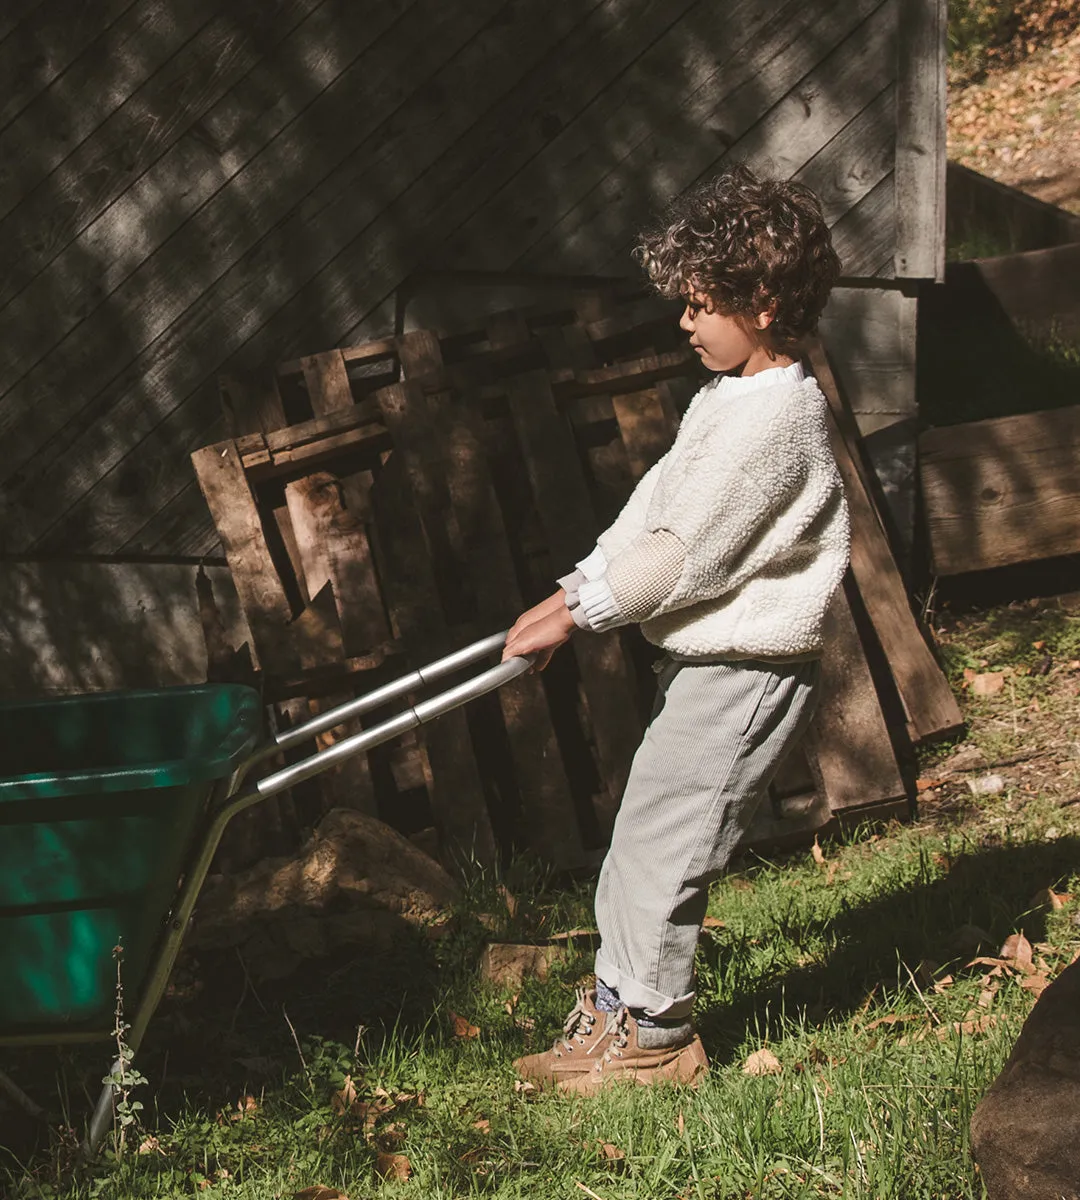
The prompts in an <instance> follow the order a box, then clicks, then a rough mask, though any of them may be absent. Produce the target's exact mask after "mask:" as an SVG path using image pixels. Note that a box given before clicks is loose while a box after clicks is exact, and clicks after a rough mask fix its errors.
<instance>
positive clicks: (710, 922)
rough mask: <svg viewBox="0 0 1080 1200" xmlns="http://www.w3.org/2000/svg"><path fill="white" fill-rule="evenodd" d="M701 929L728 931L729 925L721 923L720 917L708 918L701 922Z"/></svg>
mask: <svg viewBox="0 0 1080 1200" xmlns="http://www.w3.org/2000/svg"><path fill="white" fill-rule="evenodd" d="M701 928H702V929H726V928H727V925H726V923H725V922H723V921H721V920H720V918H719V917H706V918H705V920H704V921H702V922H701Z"/></svg>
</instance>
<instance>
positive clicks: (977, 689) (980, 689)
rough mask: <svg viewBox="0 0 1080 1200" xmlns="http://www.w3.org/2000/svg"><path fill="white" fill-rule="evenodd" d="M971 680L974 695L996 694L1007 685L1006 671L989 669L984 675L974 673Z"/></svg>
mask: <svg viewBox="0 0 1080 1200" xmlns="http://www.w3.org/2000/svg"><path fill="white" fill-rule="evenodd" d="M969 682H970V683H971V694H972V695H973V696H996V695H997V694H998V692H1000V691H1001V689H1002V688H1003V687H1004V686H1005V673H1004V671H987V672H985V673H984V674H982V675H972V677H971V679H970V681H969Z"/></svg>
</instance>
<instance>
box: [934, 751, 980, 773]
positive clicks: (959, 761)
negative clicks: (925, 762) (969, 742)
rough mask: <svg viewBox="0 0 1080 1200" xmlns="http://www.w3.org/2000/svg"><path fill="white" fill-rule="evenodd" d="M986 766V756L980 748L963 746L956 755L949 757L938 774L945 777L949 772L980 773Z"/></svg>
mask: <svg viewBox="0 0 1080 1200" xmlns="http://www.w3.org/2000/svg"><path fill="white" fill-rule="evenodd" d="M985 766H986V755H985V754H983V752H982V751H981V750H980V749H979V747H978V746H961V747H960V749H959V750H957V751H956V753H955V754H950V755H949V757H948V758H947V759H946V760H945V761H944V762H943V763H942V764H941V766H940V767H939V768H938V772H937V773H938V774H939V775H944V774H946V773H947V772H949V771H978V770H981V769H982V768H983V767H985Z"/></svg>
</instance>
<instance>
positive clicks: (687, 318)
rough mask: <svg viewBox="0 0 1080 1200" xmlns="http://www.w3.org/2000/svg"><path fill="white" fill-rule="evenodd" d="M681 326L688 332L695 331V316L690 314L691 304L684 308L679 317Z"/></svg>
mask: <svg viewBox="0 0 1080 1200" xmlns="http://www.w3.org/2000/svg"><path fill="white" fill-rule="evenodd" d="M679 328H680V329H682V330H683V331H685V332H686V333H693V332H694V318H693V317H692V316H691V315H690V306H689V305H687V306H686V308H684V309H683V314H682V316H681V317H680V318H679Z"/></svg>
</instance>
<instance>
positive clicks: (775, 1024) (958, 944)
mask: <svg viewBox="0 0 1080 1200" xmlns="http://www.w3.org/2000/svg"><path fill="white" fill-rule="evenodd" d="M1078 864H1080V839H1078V838H1075V837H1068V838H1061V839H1059V840H1057V841H1054V842H1048V843H1038V844H1030V845H1002V846H998V847H994V848H991V849H981V850H979V851H977V852H975V853H967V854H964V853H961V854H960V855H959V856H958V857H956V858H954V859H953V860H952V861H951V862H950V863H949V869H948V872H947V874H946V875H945V876H944V877H943V878H938V879H931V878H930V877H929V876H930V872H931V871H934V870H937V869H939V868H937V867H935V866H934V864H933V863H931V862H930V861H929V860H927V861H924V862H923V864H922V875H923V878H924V882H915V883H913V884H911V885H909V886H906V887H903V888H900V889H898V890H896V891H893V892H890V893H888V894H887V895H885V896H881V897H879V898H878V899H876V900H873V901H871V902H870V903H868V904H860V905H857V906H854V905H848V903H847V902H846V901H843V902H842V903H841V912H840V915H839V916H836V917H833V918H831V919H824V920H823V919H819V918H810V919H804V918H799V917H798V916H797V909H798V905H797V904H795V903H793V904H792V907H791V913H792V916H791V919H790V921H788V922H785V921H784V920H781V921H780V922H779V924H778V927H777V930H776V932H777V934H778V935H779V936H781V937H783V938H785V939H791V940H794V941H796V942H803V943H805V942H806V941H807V940H808V939H810V938H812V937H814V936H815V935H818V934H825V935H827V936H829V937H830V938H831V939H832V940H833V941H834V942H835V949H834V950H833V951H832V952H831V953H830V954H829V955H828V958H827V960H826V961H825V962H824V963H815V964H814V965H811V966H807V967H800V968H798V969H796V970H789V971H784V972H782V973H778V974H777V975H776V976H775V977H773V978H771V979H769V980H768V981H767V982H764V983H762V984H760V985H759V986H757V987H755V988H754V989H753V990H752V991H741V992H740V993H739V994H737V995H736V996H734V997H733V998H732V999H731V1000H730V1001H729V1002H724V1001H723V999H721V1001H720V1002H719V1003H717V1004H715V1005H713V1006H711V1007H709V1008H708V1009H707V1010H706V1011H705V1012H704V1013H703V1014H702V1015H701V1020H700V1026H701V1034H702V1039H703V1040H704V1042H705V1045H706V1047H707V1049H708V1050H709V1053H710V1054H711V1055H712V1057H713V1058H714V1059H715V1060H716V1061H717V1062H720V1063H723V1062H725V1061H729V1060H730V1059H731V1056H732V1054H733V1053H734V1051H735V1050H736V1048H737V1047H738V1046H739V1045H740V1044H741V1043H742V1042H743V1040H744V1039H745V1036H746V1032H747V1029H748V1028H751V1027H753V1028H755V1029H756V1030H757V1031H758V1032H759V1034H760V1036H762V1037H763V1038H764V1037H768V1038H769V1039H775V1040H779V1039H780V1038H782V1037H783V1036H784V1035H785V1028H784V1027H785V1024H786V1023H787V1022H790V1021H791V1020H792V1019H796V1020H798V1019H805V1020H806V1021H807V1023H808V1024H819V1023H821V1022H823V1021H825V1020H834V1021H835V1020H843V1019H844V1018H846V1017H848V1016H850V1015H851V1014H853V1013H854V1012H855V1011H856V1010H857V1009H858V1008H859V1007H860V1006H861V1005H862V1004H863V1003H864V1001H865V1000H866V998H867V996H868V994H869V993H870V992H871V990H873V989H875V988H876V989H879V990H881V989H895V988H896V987H897V986H898V985H899V986H908V987H910V981H909V979H908V977H907V973H906V971H905V970H904V968H903V966H901V963H906V964H907V965H908V966H909V967H910V968H911V969H912V970H915V969H916V967H917V965H918V963H919V962H920V961H922V960H924V959H925V960H931V961H933V962H936V963H938V964H941V965H945V964H947V963H961V964H962V963H964V962H967V961H968V960H969V959H970V958H972V957H974V956H975V955H976V954H990V955H993V954H996V953H997V951H998V948H999V947H1000V945H1001V944H1002V942H1004V940H1005V939H1006V938H1007V937H1008V936H1009V934H1010V933H1012V932H1014V931H1015V930H1017V929H1021V930H1023V932H1024V934H1025V935H1026V936H1027V938H1028V940H1029V941H1031V942H1032V943H1033V944H1034V943H1036V942H1039V941H1042V940H1044V938H1045V935H1046V919H1045V914H1044V913H1043V912H1042V911H1040V910H1032V909H1030V908H1029V905H1030V902H1031V898H1032V896H1034V895H1035V894H1036V893H1037V892H1038V891H1039V890H1040V889H1042V888H1045V887H1047V886H1048V885H1052V884H1054V883H1055V882H1057V881H1058V880H1060V879H1062V878H1064V877H1067V876H1068V875H1070V874H1071V873H1073V872H1075V871H1076V869H1077V865H1078ZM976 930H981V931H982V932H983V933H984V934H985V935H987V936H986V937H985V938H983V939H982V944H981V945H980V944H979V941H980V939H979V936H978V933H977V932H975V931H976ZM703 952H704V956H705V961H706V964H707V969H712V970H714V971H716V972H717V973H719V974H726V975H727V976H728V977H729V978H731V977H732V976H735V977H736V978H737V976H738V974H739V973H740V972H739V966H740V964H739V960H740V958H744V959H745V958H746V956H747V950H746V948H744V947H740V946H739V945H737V944H734V943H732V942H728V941H725V940H721V939H710V940H709V941H705V940H704V939H703ZM723 990H727V989H726V988H725V989H723Z"/></svg>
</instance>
